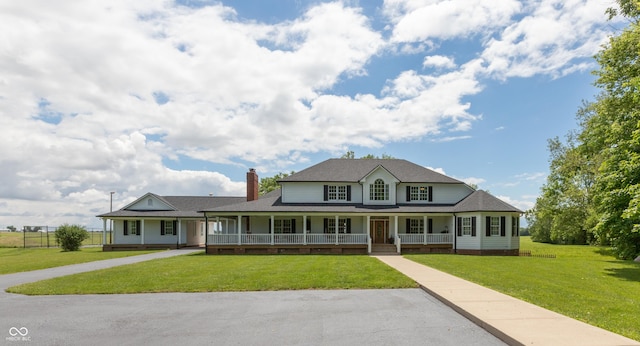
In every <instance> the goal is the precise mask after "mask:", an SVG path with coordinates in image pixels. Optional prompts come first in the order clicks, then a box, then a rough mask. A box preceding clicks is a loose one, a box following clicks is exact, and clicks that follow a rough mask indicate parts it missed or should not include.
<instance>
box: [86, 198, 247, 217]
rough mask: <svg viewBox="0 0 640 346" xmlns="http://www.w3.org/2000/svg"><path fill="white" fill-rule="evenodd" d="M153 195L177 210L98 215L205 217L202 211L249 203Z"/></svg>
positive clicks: (244, 200)
mask: <svg viewBox="0 0 640 346" xmlns="http://www.w3.org/2000/svg"><path fill="white" fill-rule="evenodd" d="M152 195H154V196H155V197H158V198H159V199H161V200H162V201H164V202H165V203H167V204H169V205H170V206H172V207H173V208H174V209H175V210H125V209H120V210H116V211H114V212H112V213H105V214H101V215H98V217H170V218H174V217H204V215H203V214H202V213H201V212H200V210H203V209H209V208H216V207H221V206H226V205H232V204H238V203H241V202H246V201H247V198H246V197H219V196H158V195H155V194H152Z"/></svg>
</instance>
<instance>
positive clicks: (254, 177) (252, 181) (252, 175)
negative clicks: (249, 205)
mask: <svg viewBox="0 0 640 346" xmlns="http://www.w3.org/2000/svg"><path fill="white" fill-rule="evenodd" d="M259 186H260V183H259V181H258V174H257V173H256V170H255V169H253V168H249V172H247V201H255V200H257V199H258V187H259Z"/></svg>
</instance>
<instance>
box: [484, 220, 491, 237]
mask: <svg viewBox="0 0 640 346" xmlns="http://www.w3.org/2000/svg"><path fill="white" fill-rule="evenodd" d="M485 226H486V227H485V231H486V236H487V237H490V236H491V216H487V224H486V225H485Z"/></svg>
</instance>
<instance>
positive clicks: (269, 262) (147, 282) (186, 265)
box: [8, 254, 417, 295]
mask: <svg viewBox="0 0 640 346" xmlns="http://www.w3.org/2000/svg"><path fill="white" fill-rule="evenodd" d="M415 287H417V284H416V283H415V281H413V280H411V279H409V278H408V277H406V276H404V275H403V274H401V273H400V272H398V271H396V270H395V269H392V268H390V267H388V266H386V265H385V264H383V263H382V262H380V261H379V260H377V259H375V258H372V257H369V256H355V255H354V256H329V255H303V256H289V255H275V256H267V255H263V256H249V255H247V256H211V255H204V254H194V255H184V256H177V257H171V258H166V259H159V260H152V261H148V262H142V263H137V264H132V265H126V266H120V267H114V268H110V269H104V270H98V271H94V272H89V273H82V274H76V275H70V276H65V277H60V278H54V279H50V280H45V281H40V282H35V283H30V284H24V285H20V286H15V287H11V288H10V289H9V290H8V291H9V292H13V293H21V294H28V295H43V294H112V293H147V292H219V291H275V290H306V289H374V288H376V289H377V288H415Z"/></svg>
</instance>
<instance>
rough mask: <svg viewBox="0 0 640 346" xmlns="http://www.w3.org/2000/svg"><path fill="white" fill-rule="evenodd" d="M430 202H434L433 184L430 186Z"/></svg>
mask: <svg viewBox="0 0 640 346" xmlns="http://www.w3.org/2000/svg"><path fill="white" fill-rule="evenodd" d="M428 189H429V202H433V186H429V187H428Z"/></svg>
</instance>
